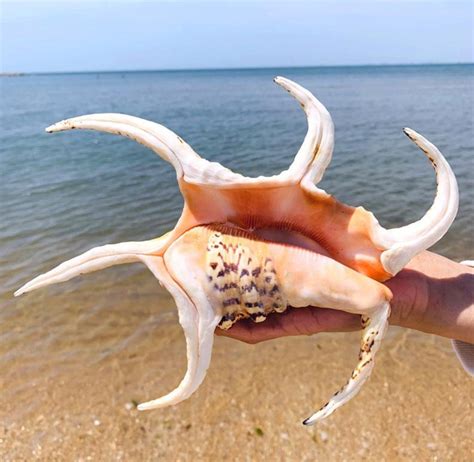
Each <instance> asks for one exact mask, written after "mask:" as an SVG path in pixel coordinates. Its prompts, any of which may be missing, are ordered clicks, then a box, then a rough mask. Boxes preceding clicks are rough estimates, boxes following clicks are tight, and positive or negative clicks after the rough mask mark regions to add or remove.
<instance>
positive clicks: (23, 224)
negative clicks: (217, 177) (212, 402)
mask: <svg viewBox="0 0 474 462" xmlns="http://www.w3.org/2000/svg"><path fill="white" fill-rule="evenodd" d="M473 70H474V66H473V65H449V66H441V65H437V66H398V67H397V66H389V67H384V66H381V67H335V68H307V69H261V70H229V71H187V72H184V71H180V72H133V73H99V74H96V73H90V74H61V75H59V74H58V75H31V76H25V77H18V78H3V79H2V80H1V95H2V96H1V100H2V104H1V106H2V123H1V127H0V149H1V151H0V170H1V184H0V197H1V201H0V216H1V221H0V259H1V269H0V283H1V288H2V293H3V295H4V296H6V297H5V298H9V294H10V292H11V291H12V290H13V289H14V288H16V287H18V286H19V285H21V284H22V283H23V282H25V281H26V280H27V279H28V278H30V277H31V276H33V275H35V274H37V273H38V272H39V271H43V270H45V269H48V268H50V267H51V266H52V265H54V264H56V263H58V262H60V261H62V260H63V259H64V258H68V257H70V256H73V255H75V254H77V253H80V252H82V251H84V250H86V249H88V248H89V247H92V246H95V245H99V244H103V243H106V242H119V241H124V240H130V239H132V240H141V239H148V238H151V237H154V236H156V235H159V234H161V233H163V232H165V231H166V230H168V229H170V228H172V227H173V225H174V223H175V221H176V219H177V218H178V216H179V213H180V209H181V204H182V200H181V197H180V195H179V191H178V188H177V186H176V180H175V174H174V171H173V170H172V168H171V166H170V165H168V164H167V163H165V162H163V161H162V160H161V159H160V158H158V157H157V156H156V155H154V154H153V153H152V152H151V151H148V150H147V149H146V148H144V147H142V146H140V145H137V144H135V143H134V142H132V141H129V140H127V139H124V138H120V137H117V136H112V135H107V134H101V133H96V132H69V133H61V134H55V135H48V134H46V133H45V132H44V128H45V127H46V126H48V125H50V124H51V123H53V122H56V121H58V120H61V119H64V118H66V117H71V116H76V115H81V114H87V113H94V112H122V113H128V114H133V115H136V116H140V117H143V118H146V119H150V120H154V121H157V122H159V123H161V124H163V125H165V126H167V127H169V128H171V129H172V130H174V131H176V132H177V133H178V134H179V135H181V136H182V137H183V138H184V139H186V140H187V141H188V142H189V143H190V144H191V145H192V146H193V147H194V148H195V149H196V151H197V152H199V153H200V154H201V155H202V156H204V157H206V158H208V159H211V160H215V161H219V162H222V163H223V164H224V165H226V166H228V167H230V168H232V169H234V170H236V171H239V172H243V173H245V174H248V175H259V174H273V173H277V172H279V171H280V170H282V169H284V168H285V167H287V165H288V164H289V163H290V162H291V159H292V157H293V155H294V154H295V152H296V151H297V149H298V147H299V145H300V143H301V142H302V139H303V137H304V134H305V130H306V123H305V117H304V114H303V112H302V111H301V110H300V108H299V106H298V104H296V103H295V102H294V101H293V100H292V99H291V98H289V96H288V95H287V94H286V92H284V91H282V90H281V89H280V88H279V87H277V86H276V85H275V84H273V82H272V78H273V77H274V76H275V75H278V74H281V75H284V76H287V77H289V78H291V79H294V80H296V81H297V82H299V83H301V84H302V85H303V86H305V87H307V88H308V89H310V90H311V91H313V92H314V93H315V94H316V95H317V96H318V97H319V99H320V100H321V101H322V102H323V103H324V104H325V105H326V106H327V108H328V109H329V111H330V112H331V114H332V117H333V119H334V121H335V125H336V148H335V153H334V157H333V161H332V164H331V166H330V168H329V169H328V171H327V173H326V175H325V178H324V181H323V183H322V187H323V188H325V189H326V190H328V191H329V192H331V193H333V194H334V195H336V196H337V197H338V198H339V199H340V200H342V201H345V202H347V203H350V204H353V205H363V206H364V207H366V208H368V209H369V210H372V211H373V212H374V213H375V214H376V216H377V217H378V218H379V219H380V221H381V222H382V223H383V224H385V225H387V226H399V225H402V224H404V223H408V222H410V221H412V220H414V219H416V218H418V217H419V216H420V215H421V214H422V213H424V211H425V210H426V209H427V207H429V205H430V203H431V200H432V197H433V193H434V175H433V172H432V170H431V168H430V166H429V164H428V162H427V160H426V159H425V158H424V156H423V155H422V154H421V152H419V151H418V150H417V149H416V148H415V147H414V146H412V145H411V143H410V142H409V141H408V139H407V138H406V137H405V136H404V135H403V134H402V132H401V128H402V127H404V126H409V127H411V128H414V129H415V130H417V131H419V132H421V133H422V134H424V135H425V136H426V137H427V138H428V139H430V140H431V141H432V142H433V143H435V144H436V145H437V146H438V147H439V148H440V149H441V151H442V152H443V153H444V154H445V156H446V157H447V159H448V161H449V162H450V164H451V165H452V167H453V169H454V171H455V173H456V176H457V178H458V181H459V186H460V191H461V207H460V211H459V215H458V218H457V220H456V222H455V224H454V225H453V227H452V229H451V230H450V232H449V234H448V235H447V236H446V237H445V238H444V239H443V241H442V242H441V243H440V244H438V245H437V247H436V250H438V251H440V252H443V253H445V254H446V255H448V256H450V257H452V258H462V257H469V256H470V257H472V252H471V249H472V247H473V245H472V244H473V241H472V240H471V236H470V232H471V231H472V226H470V225H472V220H471V218H472V216H473V208H474V198H473V194H474V190H473V183H472V179H471V178H472V171H473V170H472V168H473V157H472V153H473V140H474V136H473V135H474V131H473V103H474V101H473V99H474V98H473V94H474V93H473V87H474V86H473ZM7 294H8V296H7ZM0 316H1V315H0Z"/></svg>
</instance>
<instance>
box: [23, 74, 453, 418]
mask: <svg viewBox="0 0 474 462" xmlns="http://www.w3.org/2000/svg"><path fill="white" fill-rule="evenodd" d="M275 82H276V83H277V84H278V85H280V86H281V87H283V88H284V89H285V90H287V91H288V92H289V93H290V94H291V96H293V97H294V98H295V99H296V100H297V101H298V102H299V103H300V105H301V107H302V108H303V111H304V113H305V114H306V117H307V122H308V131H307V134H306V136H305V138H304V141H303V144H302V145H301V147H300V149H299V151H298V152H297V153H296V155H295V158H294V160H293V162H292V164H291V165H290V166H289V168H288V169H287V170H285V171H283V172H281V173H280V174H278V175H274V176H270V177H262V176H259V177H256V178H249V177H245V176H243V175H240V174H238V173H235V172H233V171H231V170H229V169H228V168H225V167H223V166H222V165H220V164H219V163H217V162H209V161H207V160H205V159H203V158H202V157H200V156H199V154H197V153H196V152H195V151H194V150H193V149H192V148H191V146H190V145H189V144H187V143H186V142H185V141H184V140H183V139H182V138H180V137H179V136H177V135H176V134H175V133H173V132H172V131H170V130H168V129H167V128H165V127H163V126H162V125H159V124H157V123H154V122H150V121H147V120H143V119H140V118H138V117H133V116H129V115H125V114H91V115H85V116H80V117H75V118H72V119H68V120H64V121H62V122H58V123H57V124H54V125H52V126H51V127H48V128H47V129H46V131H47V132H50V133H51V132H59V131H64V130H70V129H91V130H99V131H104V132H108V133H114V134H119V135H122V136H126V137H128V138H130V139H133V140H135V141H137V142H138V143H141V144H143V145H145V146H147V147H149V148H150V149H151V150H152V151H154V152H155V153H156V154H158V155H159V156H160V157H162V158H163V159H164V160H166V161H167V162H169V163H170V164H172V165H173V167H174V168H175V170H176V174H177V179H178V184H179V187H180V191H181V193H182V195H183V198H184V207H183V211H182V214H181V217H180V219H179V221H178V223H177V224H176V226H175V228H174V229H173V230H172V231H170V232H169V233H167V234H165V235H164V236H162V237H160V238H156V239H152V240H149V241H145V242H125V243H120V244H113V245H105V246H102V247H96V248H94V249H92V250H89V251H88V252H85V253H84V254H82V255H80V256H78V257H76V258H73V259H71V260H69V261H67V262H65V263H62V264H61V265H59V266H57V267H56V268H54V269H52V270H51V271H49V272H47V273H45V274H42V275H40V276H38V277H36V278H35V279H33V280H32V281H30V282H28V283H27V284H25V285H24V286H23V287H21V288H20V289H19V290H18V291H17V292H16V295H20V294H22V293H25V292H30V291H32V290H35V289H38V288H40V287H44V286H47V285H50V284H54V283H57V282H62V281H67V280H69V279H71V278H73V277H75V276H77V275H80V274H84V273H88V272H92V271H97V270H100V269H103V268H107V267H110V266H115V265H118V264H123V263H132V262H142V263H143V264H145V265H146V266H147V267H148V268H149V269H150V271H151V272H152V273H153V274H154V276H155V277H156V278H157V279H158V280H159V281H160V283H161V284H162V285H163V286H164V287H165V288H166V289H167V290H168V291H169V292H170V293H171V295H172V296H173V298H174V300H175V302H176V306H177V309H178V315H179V322H180V324H181V326H182V327H183V331H184V334H185V337H186V353H187V359H188V368H187V371H186V374H185V376H184V378H183V379H182V381H181V382H180V384H179V385H178V387H177V388H176V389H174V390H173V391H171V392H170V393H168V394H167V395H165V396H162V397H161V398H158V399H155V400H152V401H149V402H147V403H144V404H141V405H140V406H139V407H138V409H140V410H145V409H155V408H161V407H165V406H169V405H173V404H177V403H179V402H181V401H183V400H184V399H187V398H188V397H189V396H191V394H192V393H194V392H195V391H196V390H197V388H198V387H199V385H200V384H201V383H202V381H203V380H204V377H205V375H206V371H207V369H208V367H209V364H210V360H211V353H212V345H213V339H214V331H215V328H216V327H217V326H220V327H221V328H224V329H225V328H229V327H231V326H232V324H233V323H234V322H237V321H238V319H241V318H247V317H250V318H252V319H253V320H254V321H256V322H260V321H264V320H265V317H266V316H267V314H268V313H270V312H272V311H276V312H282V311H284V310H285V309H286V307H287V306H291V307H293V308H298V307H303V306H320V307H324V308H332V309H336V310H342V311H347V312H350V313H357V314H360V315H361V317H362V332H361V334H362V335H361V337H362V340H361V348H360V353H359V360H358V363H357V365H356V367H355V369H354V371H353V373H352V375H351V377H350V378H349V380H348V382H347V383H346V384H345V385H344V386H343V387H342V388H341V389H340V390H339V391H338V392H337V393H336V394H335V395H334V396H333V397H332V398H331V399H330V400H329V401H328V403H327V404H326V405H325V406H323V408H321V409H320V410H319V411H317V412H316V413H314V414H313V415H312V416H311V417H310V418H309V419H306V420H305V422H304V423H305V424H307V425H310V424H313V423H315V422H317V421H319V420H321V419H324V418H325V417H327V416H328V415H329V414H331V413H332V412H333V411H334V410H335V409H337V408H338V407H339V406H341V405H343V404H344V403H346V402H347V401H349V400H350V399H351V398H352V397H353V396H355V395H356V394H357V392H358V391H359V390H360V388H361V386H362V384H363V383H364V382H365V381H366V380H367V378H368V377H369V375H370V373H371V371H372V369H373V366H374V358H375V353H376V351H377V350H378V348H379V346H380V342H381V340H382V338H383V336H384V333H385V330H386V327H387V324H388V316H389V314H390V300H391V292H390V291H389V290H388V289H387V288H386V287H385V286H384V285H382V284H381V282H383V281H386V280H387V279H389V278H390V277H392V276H393V275H395V274H397V273H398V272H399V271H400V270H401V269H402V268H403V267H404V266H405V265H406V264H407V263H408V262H409V261H410V260H411V259H412V258H413V257H414V256H415V255H417V254H418V253H419V252H421V251H423V250H425V249H427V248H429V247H430V246H432V245H433V244H435V243H436V242H437V241H438V240H439V239H441V237H442V236H443V235H444V234H445V233H446V232H447V231H448V229H449V227H450V226H451V223H452V222H453V220H454V218H455V216H456V213H457V208H458V200H459V195H458V189H457V182H456V178H455V176H454V174H453V172H452V170H451V168H450V166H449V164H448V162H447V161H446V159H445V158H444V157H443V155H442V154H441V153H440V152H439V150H438V149H437V148H436V147H435V146H434V145H433V144H432V143H430V142H429V141H428V140H426V139H425V138H424V137H423V136H421V135H420V134H418V133H416V132H415V131H414V130H411V129H408V128H407V129H404V132H405V134H406V135H407V136H408V137H409V138H410V140H411V141H413V142H414V143H415V144H416V145H417V146H418V147H419V148H420V149H421V150H422V151H423V152H424V153H425V154H426V156H427V157H428V158H429V160H430V161H431V164H432V166H433V168H434V170H435V172H436V182H437V191H436V196H435V199H434V202H433V205H432V206H431V208H430V209H429V210H428V211H427V212H426V213H425V215H424V216H423V217H422V218H421V219H420V220H418V221H416V222H414V223H411V224H408V225H404V226H401V227H399V228H394V229H385V228H384V227H382V226H381V225H380V224H379V223H378V221H377V219H376V218H375V217H374V215H373V214H372V213H371V212H369V211H367V210H365V209H364V208H362V207H357V208H354V207H350V206H347V205H345V204H342V203H341V202H339V201H337V200H336V199H335V198H334V197H332V196H330V195H329V194H328V193H326V192H325V191H323V190H322V189H319V188H318V187H317V186H316V185H317V184H318V183H319V181H320V180H321V179H322V177H323V174H324V171H325V170H326V168H327V167H328V165H329V163H330V160H331V157H332V152H333V146H334V125H333V123H332V119H331V116H330V114H329V112H328V111H327V109H326V108H325V107H324V106H323V104H321V102H320V101H319V100H318V99H317V98H316V97H315V96H314V95H312V94H311V93H310V92H309V91H308V90H306V89H305V88H303V87H301V86H300V85H298V84H296V83H295V82H292V81H291V80H288V79H285V78H283V77H277V78H276V79H275ZM378 193H379V194H383V191H379V192H378ZM216 227H220V231H219V232H217V231H216ZM236 230H238V231H236Z"/></svg>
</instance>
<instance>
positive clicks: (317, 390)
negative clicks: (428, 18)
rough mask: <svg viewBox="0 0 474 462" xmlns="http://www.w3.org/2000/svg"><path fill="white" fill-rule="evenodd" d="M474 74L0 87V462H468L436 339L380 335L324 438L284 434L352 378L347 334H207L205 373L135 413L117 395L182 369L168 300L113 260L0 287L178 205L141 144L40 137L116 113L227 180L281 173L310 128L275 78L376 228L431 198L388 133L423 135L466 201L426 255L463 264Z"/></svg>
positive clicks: (252, 74) (173, 188)
mask: <svg viewBox="0 0 474 462" xmlns="http://www.w3.org/2000/svg"><path fill="white" fill-rule="evenodd" d="M473 70H474V66H472V65H460V66H401V67H359V68H358V67H351V68H342V67H341V68H314V69H265V70H240V71H199V72H196V71H195V72H143V73H102V74H68V75H37V76H25V77H21V78H3V79H1V80H0V85H1V118H2V120H1V126H0V171H1V182H0V197H1V201H0V216H1V220H0V264H1V265H0V288H1V290H0V303H1V310H0V325H1V326H2V329H1V331H0V368H1V371H2V372H1V375H0V380H1V381H2V383H1V387H2V388H1V389H2V393H1V395H0V409H1V411H0V422H1V423H2V425H3V430H1V431H3V432H4V433H3V434H0V438H1V440H2V445H3V446H1V445H0V454H2V453H1V451H2V447H3V448H4V450H5V451H4V453H3V459H5V458H6V459H7V460H8V457H10V458H11V460H21V459H22V458H24V459H28V458H29V456H28V455H30V456H31V454H33V453H32V451H35V452H34V455H35V456H37V457H38V458H44V459H49V460H51V459H54V458H57V459H62V458H68V457H67V456H68V455H71V458H73V459H77V460H78V459H80V458H83V459H84V460H85V459H86V458H87V456H90V457H93V458H95V459H97V458H104V459H111V458H114V459H120V458H122V459H124V460H127V459H130V458H134V457H137V458H138V457H142V458H145V459H146V458H148V457H150V458H151V457H153V456H161V458H162V459H164V460H176V458H179V459H180V460H191V459H192V458H193V457H200V458H201V459H204V460H207V459H210V458H211V457H218V456H221V457H224V456H225V455H226V454H227V455H229V454H230V455H232V454H234V458H236V459H239V458H240V459H241V460H252V459H253V460H254V459H255V458H257V459H261V458H263V457H271V456H275V457H276V456H278V454H283V455H284V456H285V457H286V459H287V460H288V459H290V460H292V459H295V460H304V457H305V456H307V457H308V460H312V459H314V457H315V456H321V457H328V455H330V456H331V457H333V458H335V459H337V460H342V459H344V458H346V459H348V460H354V459H357V458H363V457H367V456H368V455H369V454H370V458H375V457H376V455H378V460H381V458H382V459H383V458H384V457H386V458H387V460H393V458H400V459H403V458H407V459H409V458H410V457H411V456H413V455H415V454H422V455H425V456H426V457H424V459H428V458H433V457H440V458H450V459H452V458H457V459H458V460H460V459H465V456H466V454H468V451H469V450H470V447H469V444H468V443H467V442H466V441H467V440H468V439H469V437H470V435H469V430H468V427H469V425H467V424H466V422H467V420H466V419H468V420H469V422H470V423H471V424H472V418H471V417H470V414H469V413H467V410H466V408H465V399H463V398H462V396H463V395H464V396H466V395H467V394H469V393H472V387H471V385H470V383H471V382H470V381H469V379H468V378H467V377H465V376H464V373H463V371H462V370H461V369H460V368H459V366H458V365H457V363H456V360H455V359H454V358H453V355H452V353H451V351H450V348H449V342H448V341H446V340H443V339H435V338H434V337H430V336H426V335H421V334H417V333H413V332H411V333H407V332H406V331H403V330H397V329H393V330H392V331H391V332H390V335H389V338H388V340H387V342H386V345H385V346H384V348H383V351H382V352H381V354H380V356H379V358H380V359H379V361H378V365H377V368H376V372H375V374H374V378H373V379H372V380H371V382H370V384H369V385H367V386H366V387H367V388H366V389H364V391H363V392H362V393H361V395H360V396H359V397H358V398H357V400H354V401H353V402H352V403H351V404H349V405H348V406H346V407H345V408H344V409H342V410H341V411H338V413H337V414H335V415H334V417H333V418H331V419H330V420H328V422H327V423H325V424H324V426H323V427H322V429H321V428H315V429H311V430H310V431H308V430H307V429H305V428H300V423H299V422H300V420H301V419H302V418H304V417H306V416H307V415H306V414H308V412H310V411H311V410H312V409H313V408H314V407H316V406H317V405H318V404H321V403H322V402H323V401H324V399H325V398H327V397H328V396H329V395H330V393H331V392H332V391H334V389H335V388H336V387H337V386H338V385H340V383H343V381H344V380H345V378H346V375H348V373H349V372H350V370H351V367H352V366H353V364H354V362H355V358H356V346H357V339H356V336H354V335H353V334H351V335H348V334H331V335H329V334H328V335H321V336H316V337H314V338H304V339H282V340H279V341H275V342H270V343H267V344H264V345H258V346H254V347H251V346H247V345H241V344H239V343H237V342H232V341H230V340H227V339H221V338H219V339H217V341H216V346H215V349H214V360H213V364H212V366H211V369H210V374H209V377H208V378H207V379H206V382H205V384H204V385H203V388H202V389H200V390H199V392H198V393H197V394H196V395H195V396H194V397H193V398H192V399H191V400H189V401H188V402H186V403H183V404H182V405H180V406H178V407H175V408H173V409H169V410H164V411H155V412H152V413H147V414H137V412H136V411H135V410H134V408H133V406H132V409H127V408H125V406H126V405H127V406H128V404H127V403H130V402H131V400H138V401H141V400H145V399H149V398H153V397H156V396H157V395H159V394H162V393H164V392H165V391H166V390H169V389H171V388H172V387H173V386H174V385H175V384H176V382H177V381H178V380H179V377H180V374H181V372H182V370H183V368H184V362H185V357H184V356H185V353H184V344H183V340H182V338H181V333H180V329H179V327H178V326H177V318H176V315H175V309H174V305H173V301H172V300H171V298H170V297H169V296H168V295H167V294H166V293H165V292H164V291H163V290H162V289H161V288H160V287H159V286H158V285H157V284H156V281H155V280H154V279H153V277H152V276H151V275H150V274H149V273H148V272H147V271H146V270H144V269H143V268H142V267H141V266H137V265H130V266H127V267H120V268H114V269H110V270H107V271H105V272H102V273H97V274H92V275H88V276H87V277H85V278H79V279H77V280H74V281H71V282H68V283H66V284H63V285H60V286H57V287H56V286H55V287H51V288H47V289H44V290H40V291H38V292H34V293H32V294H28V295H25V296H23V297H21V298H19V299H13V298H12V292H13V290H14V289H16V288H18V287H19V286H20V285H21V284H23V283H24V282H26V281H27V280H29V279H31V278H32V277H33V276H34V275H36V274H38V273H40V272H43V271H45V270H48V269H50V268H52V267H53V266H55V265H56V264H58V263H60V262H62V261H64V260H66V259H68V258H71V257H73V256H75V255H77V254H79V253H82V252H84V251H85V250H87V249H89V248H91V247H94V246H97V245H101V244H105V243H108V242H120V241H126V240H143V239H149V238H152V237H154V236H157V235H160V234H162V233H164V232H165V231H167V230H169V229H170V228H172V227H173V226H174V223H175V221H176V219H177V218H178V216H179V213H180V210H181V205H182V199H181V197H180V195H179V191H178V188H177V185H176V180H175V174H174V172H173V170H172V168H171V167H170V166H169V165H168V164H166V163H165V162H163V161H162V160H161V159H159V158H158V157H157V156H155V155H154V154H153V153H152V152H151V151H148V150H147V149H145V148H144V147H142V146H139V145H137V144H135V143H133V142H131V141H129V140H127V139H124V138H119V137H114V136H111V135H106V134H100V133H96V132H70V133H62V134H56V135H47V134H45V133H44V131H43V129H44V127H46V126H47V125H50V124H51V123H53V122H56V121H58V120H61V119H63V118H66V117H71V116H74V115H80V114H87V113H93V112H123V113H129V114H133V115H137V116H140V117H143V118H147V119H151V120H154V121H157V122H160V123H162V124H163V125H166V126H167V127H169V128H171V129H172V130H174V131H176V132H177V133H179V134H180V135H181V136H182V137H183V138H184V139H186V140H187V141H188V142H189V143H190V144H191V145H192V146H193V147H194V148H195V149H196V151H198V152H199V153H200V154H201V155H203V156H204V157H206V158H208V159H210V160H217V161H220V162H222V163H223V164H225V165H226V166H228V167H230V168H232V169H234V170H237V171H240V172H242V173H246V174H249V175H260V174H273V173H278V172H279V171H280V170H283V169H284V168H286V167H287V166H288V164H289V163H290V162H291V159H292V156H293V155H294V153H295V152H296V151H297V149H298V147H299V145H300V143H301V142H302V139H303V137H304V134H305V130H306V126H305V118H304V114H303V113H302V111H301V110H300V108H299V106H298V105H297V104H296V103H295V102H294V101H292V100H291V99H290V98H289V97H288V95H287V94H286V92H283V91H282V90H281V89H279V88H278V87H277V86H275V85H274V84H273V83H272V81H271V79H272V77H274V76H275V75H278V74H281V75H284V76H287V77H289V78H292V79H294V80H296V81H298V82H299V83H301V84H302V85H304V86H305V87H307V88H309V89H310V90H312V91H313V92H314V93H315V94H316V95H317V96H318V97H319V98H320V99H321V101H323V103H324V104H325V105H326V106H327V107H328V109H329V111H330V112H331V114H332V116H333V119H334V121H335V125H336V148H335V153H334V157H333V161H332V164H331V166H330V168H329V169H328V171H327V173H326V175H325V178H324V181H323V182H322V187H323V188H324V189H326V190H327V191H329V192H331V193H333V194H334V195H335V196H336V197H338V198H339V199H340V200H342V201H344V202H346V203H349V204H352V205H363V206H364V207H365V208H367V209H369V210H371V211H373V212H374V213H375V214H376V216H377V217H378V218H379V220H380V221H381V222H382V223H383V224H384V225H387V226H399V225H401V224H404V223H408V222H410V221H412V220H415V219H416V218H418V217H419V216H421V214H422V213H424V211H425V210H426V209H427V208H428V207H429V205H430V203H431V201H432V197H433V194H434V189H435V182H434V175H433V171H432V170H431V168H430V166H429V163H428V161H427V160H426V159H425V158H424V156H423V155H422V153H421V152H420V151H419V150H418V149H417V148H416V147H414V146H413V145H411V143H410V142H409V140H408V139H407V138H406V137H405V136H404V135H403V134H402V132H401V128H402V127H403V126H409V127H411V128H414V129H415V130H417V131H419V132H420V133H422V134H423V135H425V136H426V137H427V138H428V139H430V140H431V141H432V142H433V143H435V144H436V145H437V146H438V147H439V148H440V150H441V151H442V152H443V153H444V154H445V156H446V158H447V159H448V161H449V162H450V164H451V165H452V167H453V169H454V171H455V173H456V176H457V178H458V182H459V187H460V192H461V206H460V211H459V214H458V217H457V219H456V221H455V223H454V225H453V226H452V228H451V230H450V231H449V233H448V234H447V235H446V236H445V238H444V239H443V240H442V241H441V242H440V243H439V244H437V246H436V247H435V248H434V250H436V251H437V252H439V253H442V254H444V255H446V256H448V257H450V258H453V259H461V258H468V257H470V258H472V248H473V244H474V242H473V238H472V216H473V212H474V210H473V209H474V197H473V195H474V188H473V184H472V171H473V167H474V165H473V157H472V152H473V140H474V136H473V135H474V130H473V103H474V101H473V99H474V97H473V94H474V92H473V89H474V88H473ZM318 345H319V347H318ZM346 352H347V354H346ZM129 407H130V406H129ZM460 419H461V420H462V419H464V423H463V422H460ZM94 422H96V423H97V422H99V424H97V425H96V424H95V423H94ZM188 425H190V427H189V428H188ZM471 427H472V425H471ZM256 428H261V429H262V431H263V433H264V434H263V435H262V436H260V432H258V431H256ZM393 429H395V431H394V430H393ZM471 436H472V435H471ZM186 441H191V442H192V447H191V446H189V443H186ZM55 451H56V453H55ZM278 451H280V452H278ZM338 456H339V457H338ZM422 458H423V457H422Z"/></svg>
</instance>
